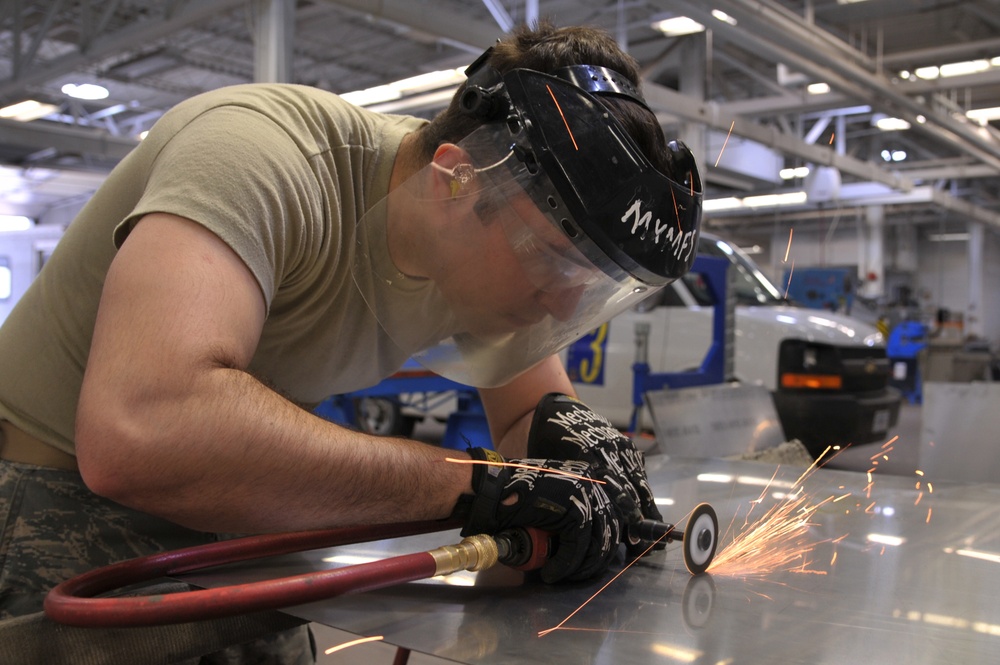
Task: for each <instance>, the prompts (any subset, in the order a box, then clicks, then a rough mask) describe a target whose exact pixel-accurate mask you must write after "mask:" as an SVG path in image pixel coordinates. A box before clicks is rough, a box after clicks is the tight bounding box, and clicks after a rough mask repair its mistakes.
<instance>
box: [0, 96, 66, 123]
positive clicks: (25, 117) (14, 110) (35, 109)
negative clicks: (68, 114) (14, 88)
mask: <svg viewBox="0 0 1000 665" xmlns="http://www.w3.org/2000/svg"><path fill="white" fill-rule="evenodd" d="M58 110H59V107H58V106H56V105H55V104H43V103H42V102H39V101H35V100H34V99H26V100H24V101H23V102H18V103H17V104H11V105H10V106H5V107H3V108H2V109H0V118H8V119H10V120H17V121H18V122H29V121H31V120H37V119H38V118H44V117H45V116H47V115H49V114H52V113H55V112H56V111H58Z"/></svg>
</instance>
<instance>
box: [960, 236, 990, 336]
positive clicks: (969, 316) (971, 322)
mask: <svg viewBox="0 0 1000 665" xmlns="http://www.w3.org/2000/svg"><path fill="white" fill-rule="evenodd" d="M984 242H986V229H985V227H984V226H983V224H982V222H969V248H968V252H969V302H968V304H967V305H966V306H965V333H966V334H967V335H973V336H975V337H979V338H983V337H985V336H986V331H985V326H984V325H983V311H982V308H983V282H984V281H985V277H984V271H983V243H984Z"/></svg>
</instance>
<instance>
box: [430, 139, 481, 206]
mask: <svg viewBox="0 0 1000 665" xmlns="http://www.w3.org/2000/svg"><path fill="white" fill-rule="evenodd" d="M431 163H432V165H433V166H434V169H433V171H434V194H435V195H436V197H440V198H450V199H453V198H457V197H459V196H466V195H468V194H471V193H473V192H475V191H476V190H477V189H478V188H479V187H478V183H476V177H475V176H476V171H475V168H474V167H473V166H472V159H471V158H470V157H469V153H468V152H466V151H465V150H463V149H462V148H460V147H458V146H457V145H455V144H454V143H442V144H441V145H439V146H438V148H437V150H435V151H434V157H433V159H432V160H431Z"/></svg>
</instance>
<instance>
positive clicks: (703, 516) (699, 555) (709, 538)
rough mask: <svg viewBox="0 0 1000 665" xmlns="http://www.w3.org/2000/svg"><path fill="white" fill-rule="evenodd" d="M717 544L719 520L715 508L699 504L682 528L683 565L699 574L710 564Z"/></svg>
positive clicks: (692, 572)
mask: <svg viewBox="0 0 1000 665" xmlns="http://www.w3.org/2000/svg"><path fill="white" fill-rule="evenodd" d="M718 544H719V520H718V518H717V517H716V515H715V509H714V508H712V506H710V505H708V504H707V503H702V504H699V505H698V506H697V507H696V508H695V509H694V510H693V511H692V512H691V517H690V518H689V519H688V523H687V528H686V529H684V565H685V566H687V569H688V571H689V572H690V573H691V574H692V575H701V574H702V573H704V572H705V571H706V570H708V567H709V566H710V565H711V564H712V559H714V558H715V548H716V546H717V545H718Z"/></svg>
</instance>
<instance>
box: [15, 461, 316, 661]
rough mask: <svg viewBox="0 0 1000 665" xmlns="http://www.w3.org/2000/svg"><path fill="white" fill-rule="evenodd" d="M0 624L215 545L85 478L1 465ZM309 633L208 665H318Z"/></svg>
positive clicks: (215, 657) (240, 650)
mask: <svg viewBox="0 0 1000 665" xmlns="http://www.w3.org/2000/svg"><path fill="white" fill-rule="evenodd" d="M0 526H2V531H0V620H2V619H7V618H11V617H15V616H22V615H25V614H31V613H34V612H39V611H41V610H42V602H43V601H44V599H45V594H46V593H47V592H48V590H49V589H51V588H52V587H54V586H56V585H57V584H59V583H60V582H63V581H65V580H67V579H69V578H71V577H74V576H76V575H79V574H81V573H84V572H86V571H88V570H92V569H94V568H99V567H101V566H105V565H108V564H110V563H114V562H116V561H121V560H124V559H130V558H134V557H138V556H144V555H147V554H153V553H156V552H163V551H167V550H173V549H177V548H180V547H189V546H192V545H199V544H203V543H208V542H212V541H214V540H216V537H215V536H214V535H212V534H206V533H200V532H197V531H192V530H190V529H185V528H182V527H179V526H177V525H175V524H172V523H170V522H168V521H166V520H162V519H159V518H156V517H153V516H151V515H147V514H145V513H141V512H138V511H135V510H131V509H129V508H126V507H124V506H121V505H119V504H116V503H114V502H112V501H109V500H107V499H104V498H101V497H99V496H97V495H96V494H94V493H93V492H91V491H90V490H89V489H87V487H86V485H84V483H83V480H82V479H81V477H80V474H79V473H77V472H74V471H62V470H58V469H49V468H43V467H38V466H34V465H31V464H21V463H17V462H8V461H6V460H0ZM313 651H314V650H313V647H312V645H311V637H310V635H309V632H308V630H307V627H306V626H301V627H299V628H296V629H293V630H290V631H285V632H283V633H278V634H276V635H275V636H273V637H272V638H267V639H264V640H258V641H257V642H253V643H251V644H248V645H242V646H240V647H233V648H230V649H226V651H225V652H219V653H216V654H211V655H209V656H206V657H204V658H203V659H202V660H201V662H202V663H227V664H233V665H235V664H236V663H288V664H295V665H301V664H305V663H312V662H314V655H313Z"/></svg>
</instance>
